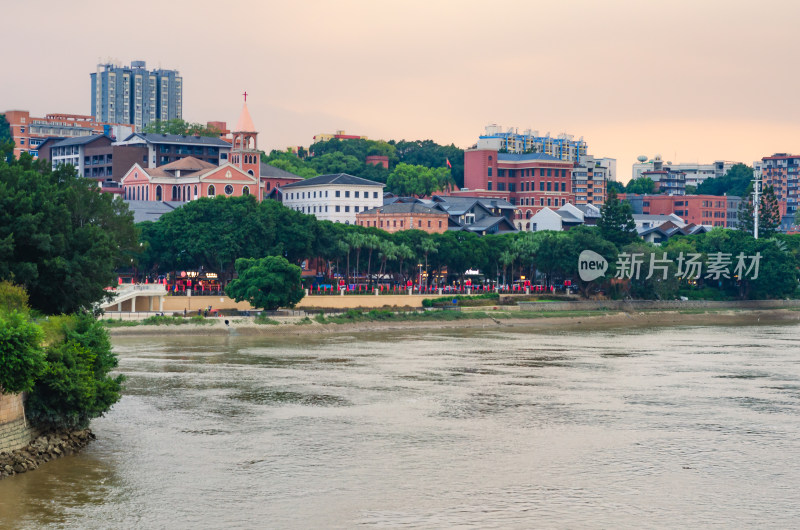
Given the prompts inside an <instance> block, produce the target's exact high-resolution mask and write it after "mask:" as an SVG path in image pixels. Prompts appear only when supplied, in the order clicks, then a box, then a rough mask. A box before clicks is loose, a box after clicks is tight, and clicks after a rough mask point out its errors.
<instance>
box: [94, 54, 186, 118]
mask: <svg viewBox="0 0 800 530" xmlns="http://www.w3.org/2000/svg"><path fill="white" fill-rule="evenodd" d="M90 77H91V92H92V94H91V96H92V116H94V117H95V119H96V120H97V121H102V122H110V123H130V124H132V125H135V126H136V129H137V130H141V128H142V127H145V126H147V125H148V124H149V123H151V122H153V121H156V120H161V121H166V120H172V119H176V118H182V117H183V78H182V77H181V76H180V73H179V72H178V71H176V70H161V69H157V70H147V66H146V63H145V62H144V61H132V62H131V65H130V66H119V65H116V64H111V63H106V64H98V65H97V71H96V72H94V73H92V74H90Z"/></svg>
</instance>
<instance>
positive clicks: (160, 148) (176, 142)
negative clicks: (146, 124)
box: [116, 133, 232, 168]
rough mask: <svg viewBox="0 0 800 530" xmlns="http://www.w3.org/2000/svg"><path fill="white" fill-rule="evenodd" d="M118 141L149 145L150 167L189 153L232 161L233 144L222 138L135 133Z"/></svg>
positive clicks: (216, 161) (211, 160) (221, 161)
mask: <svg viewBox="0 0 800 530" xmlns="http://www.w3.org/2000/svg"><path fill="white" fill-rule="evenodd" d="M116 145H133V146H139V147H146V148H147V152H148V155H147V167H150V168H153V167H158V166H163V165H166V164H170V163H172V162H175V161H176V160H180V159H181V158H186V157H189V156H191V157H194V158H197V159H198V160H204V161H206V162H209V163H211V164H215V165H218V166H219V165H223V164H225V163H227V162H228V161H229V156H230V153H231V148H232V147H231V144H230V143H229V142H226V141H225V140H222V139H220V138H210V137H207V136H192V135H186V134H163V133H133V134H131V135H130V136H128V137H127V138H125V139H124V140H123V141H121V142H117V144H116Z"/></svg>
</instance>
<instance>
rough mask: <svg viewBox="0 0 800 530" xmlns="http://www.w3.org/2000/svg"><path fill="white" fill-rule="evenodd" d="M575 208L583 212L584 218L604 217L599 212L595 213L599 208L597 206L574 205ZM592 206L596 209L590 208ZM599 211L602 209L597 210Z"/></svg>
mask: <svg viewBox="0 0 800 530" xmlns="http://www.w3.org/2000/svg"><path fill="white" fill-rule="evenodd" d="M573 206H574V207H575V208H577V209H578V210H580V211H582V212H583V216H584V217H598V218H599V217H601V216H602V214H601V213H600V212H599V211H595V208H597V206H595V205H594V204H573ZM590 206H594V208H590ZM597 210H600V209H599V208H597Z"/></svg>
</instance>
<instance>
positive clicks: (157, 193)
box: [156, 186, 161, 201]
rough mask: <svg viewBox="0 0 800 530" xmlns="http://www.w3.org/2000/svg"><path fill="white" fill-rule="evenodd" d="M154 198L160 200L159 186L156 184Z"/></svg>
mask: <svg viewBox="0 0 800 530" xmlns="http://www.w3.org/2000/svg"><path fill="white" fill-rule="evenodd" d="M156 200H157V201H160V200H161V186H156Z"/></svg>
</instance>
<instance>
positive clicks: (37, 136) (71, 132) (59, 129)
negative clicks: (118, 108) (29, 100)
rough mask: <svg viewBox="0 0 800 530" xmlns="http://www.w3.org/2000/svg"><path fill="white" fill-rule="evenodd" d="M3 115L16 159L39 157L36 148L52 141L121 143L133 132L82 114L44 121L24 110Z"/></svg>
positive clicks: (46, 118) (124, 126) (47, 118)
mask: <svg viewBox="0 0 800 530" xmlns="http://www.w3.org/2000/svg"><path fill="white" fill-rule="evenodd" d="M3 114H5V116H6V121H8V124H9V126H10V128H11V137H12V139H13V140H14V144H15V147H14V156H16V157H19V155H20V154H22V153H30V154H31V156H33V157H34V158H36V157H38V156H39V152H38V148H39V145H41V144H42V143H43V142H44V140H45V139H47V138H51V137H57V138H77V137H81V136H92V135H94V134H105V135H106V136H109V137H111V138H112V139H115V138H116V139H121V138H125V137H127V136H128V135H130V134H131V133H133V132H134V127H133V125H129V124H123V123H103V122H99V121H95V119H94V117H93V116H85V115H82V114H48V115H46V116H45V117H44V118H36V117H31V113H30V112H28V111H27V110H8V111H5V112H4V113H3Z"/></svg>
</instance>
